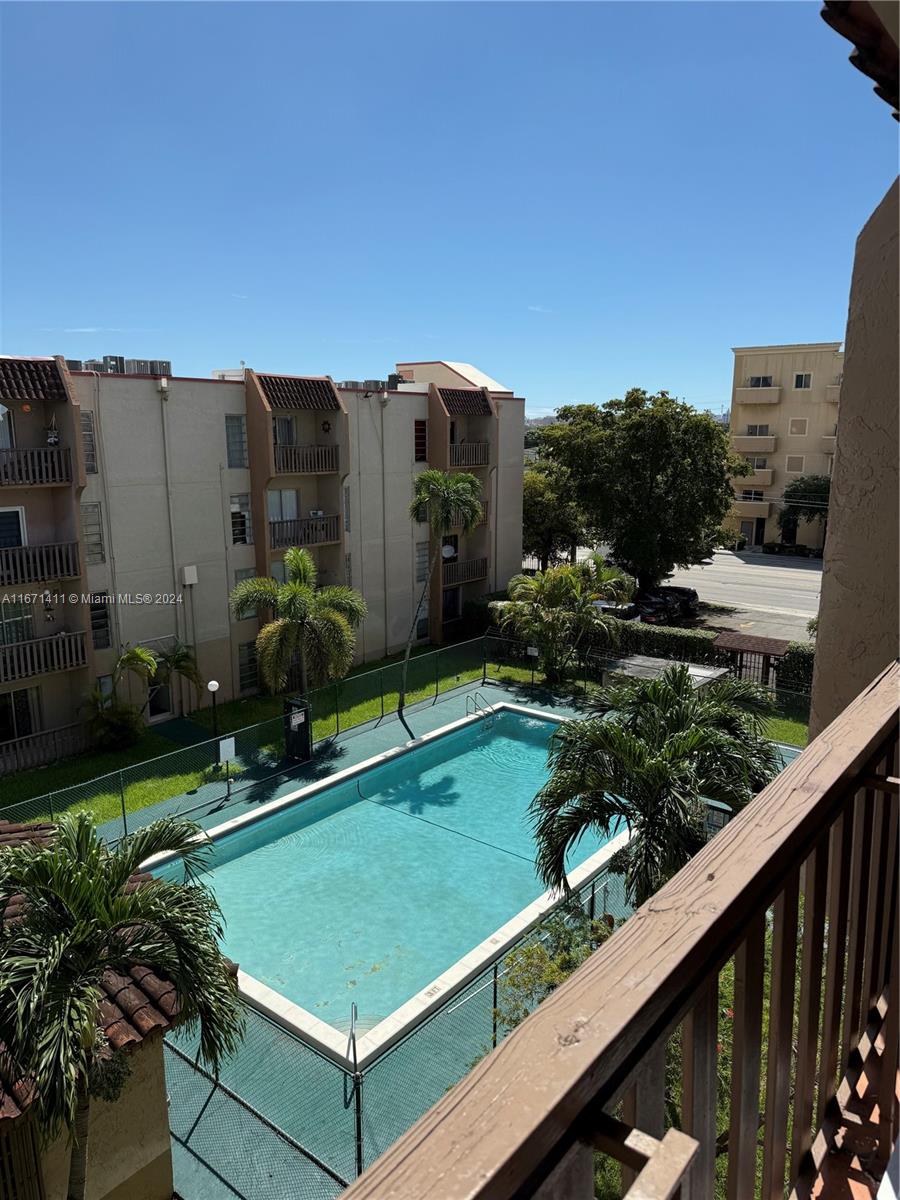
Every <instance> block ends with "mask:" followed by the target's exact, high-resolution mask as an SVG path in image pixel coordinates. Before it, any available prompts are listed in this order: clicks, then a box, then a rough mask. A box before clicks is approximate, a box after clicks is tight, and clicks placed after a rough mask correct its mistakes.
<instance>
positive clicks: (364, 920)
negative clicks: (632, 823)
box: [207, 712, 603, 1029]
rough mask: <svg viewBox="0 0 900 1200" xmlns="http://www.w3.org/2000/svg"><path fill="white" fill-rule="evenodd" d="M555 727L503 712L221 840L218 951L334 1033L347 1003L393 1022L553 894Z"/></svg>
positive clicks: (591, 845)
mask: <svg viewBox="0 0 900 1200" xmlns="http://www.w3.org/2000/svg"><path fill="white" fill-rule="evenodd" d="M554 728H555V725H554V724H553V723H552V722H549V721H543V720H538V719H535V718H531V717H527V716H525V715H524V714H517V713H510V712H505V713H498V714H497V716H496V717H494V718H492V719H489V720H488V721H486V722H478V723H477V724H476V725H471V726H468V727H466V728H464V729H461V730H457V731H456V732H454V733H451V734H447V735H446V736H444V737H442V738H439V739H437V740H435V741H434V742H431V743H429V744H428V745H426V746H422V747H420V748H419V749H416V750H413V751H411V752H410V753H408V754H405V755H403V756H401V757H400V758H398V759H396V760H395V761H393V762H390V763H385V764H384V765H382V766H378V767H376V768H374V769H372V770H369V771H367V772H364V773H363V774H361V775H359V776H357V777H354V778H353V779H350V780H348V781H346V782H343V783H340V784H336V785H334V786H332V787H330V788H328V789H327V790H326V791H324V792H322V793H320V794H319V795H318V796H316V797H314V798H312V799H309V800H306V801H303V802H301V803H298V804H296V805H294V806H292V807H290V808H287V809H285V810H284V811H283V812H281V813H278V814H275V815H273V816H271V817H268V818H266V819H264V820H261V821H259V822H256V823H255V824H253V825H250V826H248V827H247V828H245V829H243V830H239V831H237V832H235V833H234V834H231V835H228V836H226V837H224V838H222V839H221V840H220V841H219V842H218V843H217V844H216V846H215V850H214V857H213V860H212V862H213V865H212V867H211V870H210V873H209V876H208V878H207V882H208V883H209V884H210V886H211V887H212V888H213V890H214V892H215V894H216V897H217V899H218V901H219V903H220V905H221V907H222V910H223V913H224V915H225V919H226V921H227V928H226V936H225V944H224V949H225V953H226V954H227V955H228V956H229V957H230V958H232V959H234V960H235V961H236V962H238V963H240V965H241V967H242V969H243V970H244V971H246V972H247V973H248V974H250V975H252V976H254V977H255V978H256V979H259V980H261V981H262V982H263V983H265V984H267V985H268V986H269V987H271V988H274V989H275V991H277V992H280V993H281V994H282V995H283V996H286V997H287V998H288V999H290V1000H292V1001H294V1003H296V1004H300V1005H302V1006H303V1007H304V1008H306V1009H308V1010H309V1011H310V1012H313V1013H315V1014H316V1015H317V1016H318V1017H320V1018H321V1019H322V1020H324V1021H327V1022H328V1023H329V1024H331V1025H333V1026H334V1027H336V1028H338V1029H346V1028H347V1026H348V1023H349V1017H350V1005H351V1003H352V1002H353V1001H356V1004H357V1006H358V1009H359V1027H360V1028H361V1029H365V1028H368V1027H370V1026H371V1025H373V1024H374V1023H376V1022H377V1021H379V1020H381V1019H382V1018H383V1017H386V1016H387V1015H388V1014H389V1013H391V1012H393V1011H394V1009H396V1008H397V1007H399V1005H401V1004H402V1003H403V1002H404V1001H405V1000H408V999H409V998H410V996H413V995H415V993H416V992H418V991H419V990H421V989H422V988H423V987H425V986H427V985H428V984H429V983H431V981H432V980H433V979H435V978H436V977H437V976H438V975H440V974H441V973H442V972H443V971H445V970H446V969H447V968H448V967H450V966H452V965H453V963H455V962H456V961H457V960H458V959H459V958H461V957H462V955H464V954H466V953H467V952H468V951H469V950H472V949H473V948H474V947H475V946H477V945H478V943H479V942H481V941H483V940H484V938H486V937H488V936H489V935H490V934H492V933H493V932H494V931H495V930H496V929H498V928H499V927H500V926H501V925H503V924H504V922H506V921H508V920H509V919H510V918H511V917H513V916H514V915H515V914H516V913H517V912H519V911H520V910H521V909H522V908H524V907H525V906H526V905H527V904H529V903H530V902H531V901H532V900H534V899H536V898H537V897H538V896H539V895H540V894H541V893H542V892H543V891H544V887H543V885H542V883H541V882H540V880H539V878H538V877H537V875H536V872H535V869H534V839H533V835H532V830H531V823H530V821H529V818H528V806H529V804H530V803H531V800H532V799H533V797H534V796H535V794H536V793H537V792H538V791H539V790H540V788H541V786H542V785H543V784H544V782H545V781H546V779H547V775H548V772H547V744H548V741H549V739H550V735H551V734H552V732H553V729H554ZM601 845H603V839H598V838H597V837H595V836H591V835H588V836H587V837H585V838H583V839H582V841H581V842H580V843H579V845H578V846H577V847H576V849H575V851H574V852H573V854H572V858H571V861H570V864H569V865H570V867H571V866H576V865H577V864H578V863H580V862H583V861H584V860H585V859H586V858H588V857H589V856H590V855H591V854H593V853H594V851H595V850H597V849H598V848H599V847H600V846H601Z"/></svg>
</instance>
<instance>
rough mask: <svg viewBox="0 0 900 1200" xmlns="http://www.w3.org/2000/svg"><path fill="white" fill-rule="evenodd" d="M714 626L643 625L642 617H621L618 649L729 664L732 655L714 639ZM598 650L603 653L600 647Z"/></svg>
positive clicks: (716, 665) (652, 655)
mask: <svg viewBox="0 0 900 1200" xmlns="http://www.w3.org/2000/svg"><path fill="white" fill-rule="evenodd" d="M717 637H718V634H717V633H716V631H715V630H713V629H675V628H673V627H671V626H669V625H644V624H643V622H640V621H622V622H621V623H620V628H619V651H620V653H622V654H646V655H648V656H649V657H650V658H670V659H673V660H675V661H676V662H692V663H703V664H705V665H707V666H712V667H727V666H729V665H730V663H731V659H730V657H729V656H728V654H726V653H725V652H724V651H722V650H717V649H716V647H715V645H714V642H715V640H716V638H717ZM597 649H598V653H603V650H602V648H601V647H598V648H597Z"/></svg>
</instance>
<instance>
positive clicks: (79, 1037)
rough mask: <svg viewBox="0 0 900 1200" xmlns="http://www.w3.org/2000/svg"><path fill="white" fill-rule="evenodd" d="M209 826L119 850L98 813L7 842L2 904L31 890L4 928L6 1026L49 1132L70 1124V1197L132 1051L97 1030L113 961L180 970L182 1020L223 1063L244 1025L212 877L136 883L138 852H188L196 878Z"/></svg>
mask: <svg viewBox="0 0 900 1200" xmlns="http://www.w3.org/2000/svg"><path fill="white" fill-rule="evenodd" d="M198 832H199V826H197V825H194V824H193V823H192V822H190V821H184V820H181V819H178V818H172V817H169V818H166V819H164V820H162V821H155V822H154V823H153V824H152V825H147V826H145V827H144V828H143V829H140V830H138V831H136V832H135V833H134V834H132V835H131V837H130V838H127V839H125V840H124V841H122V842H120V843H119V844H118V845H117V846H116V848H115V849H111V848H110V847H109V846H108V845H107V844H106V843H105V842H103V841H102V840H101V838H100V837H99V835H98V833H97V829H96V827H95V825H94V820H93V817H92V816H91V814H89V813H86V812H78V813H69V814H66V815H65V816H63V817H61V818H60V820H59V824H58V825H57V828H56V834H55V836H54V837H53V838H52V839H51V841H50V842H49V844H44V845H39V844H37V843H35V842H29V843H26V844H24V845H21V846H17V847H14V848H10V849H7V850H4V851H3V852H2V853H0V910H2V908H3V907H4V906H5V905H6V903H7V902H8V901H9V900H10V899H11V898H12V897H13V896H16V895H21V896H22V897H23V899H24V906H23V908H22V916H21V919H20V920H16V921H14V922H10V923H9V924H7V926H6V927H5V928H4V930H3V932H2V935H0V1039H2V1041H3V1044H4V1046H5V1048H6V1052H7V1054H8V1055H9V1056H10V1059H11V1061H12V1062H13V1063H14V1065H15V1067H16V1068H17V1070H18V1071H19V1072H20V1073H21V1078H23V1079H28V1080H29V1081H31V1082H33V1084H34V1097H35V1099H34V1103H35V1105H36V1107H37V1115H38V1118H39V1121H40V1125H41V1128H42V1130H43V1132H44V1134H45V1136H46V1137H47V1138H48V1139H51V1138H53V1137H55V1136H56V1135H57V1134H58V1133H59V1131H60V1129H62V1128H65V1129H67V1130H68V1131H69V1133H70V1134H71V1135H72V1139H73V1145H72V1157H71V1162H70V1166H69V1183H68V1196H69V1200H84V1195H85V1186H86V1182H87V1162H88V1131H89V1127H90V1110H91V1101H92V1098H94V1097H97V1096H102V1098H103V1099H106V1100H115V1099H116V1098H117V1097H118V1095H119V1094H120V1093H121V1090H122V1087H123V1086H124V1083H125V1080H126V1078H127V1062H126V1060H124V1059H123V1057H122V1056H121V1055H120V1054H115V1053H110V1050H109V1046H108V1044H107V1043H106V1041H105V1038H104V1036H103V1034H102V1033H101V1032H100V1030H99V1029H98V1024H97V1021H98V1015H99V1007H100V1003H101V1000H102V998H103V992H102V991H101V988H100V981H101V980H102V978H103V976H104V974H105V973H106V972H107V971H114V972H117V973H119V974H127V973H128V972H129V970H130V969H131V968H132V967H137V966H142V967H149V968H150V969H151V970H152V971H154V972H156V973H159V974H160V975H163V976H165V977H166V978H168V979H170V980H171V981H172V983H173V984H174V985H175V988H176V990H177V993H178V997H179V1003H180V1015H181V1019H182V1020H183V1021H184V1022H185V1024H186V1026H187V1027H188V1029H197V1030H198V1031H199V1046H200V1051H199V1052H200V1057H201V1058H202V1059H203V1060H204V1062H205V1063H206V1064H207V1065H208V1066H209V1067H210V1069H211V1070H212V1071H213V1073H216V1072H218V1069H219V1065H220V1063H221V1062H222V1060H223V1059H224V1058H225V1057H226V1056H227V1055H228V1054H230V1053H231V1052H232V1051H233V1050H234V1049H235V1047H236V1046H237V1044H238V1042H239V1041H240V1038H241V1035H242V1028H243V1022H242V1015H241V1006H240V1002H239V1000H238V997H237V993H236V990H235V986H234V981H233V979H232V977H231V975H230V973H229V970H228V964H227V962H226V960H225V959H224V958H223V956H222V954H221V951H220V950H219V938H220V937H221V935H222V917H221V913H220V912H219V908H218V905H217V904H216V901H215V898H214V897H213V895H212V893H211V892H210V891H209V889H208V888H206V887H204V886H203V885H202V884H200V883H197V882H188V883H169V882H167V881H165V880H161V879H154V880H153V881H151V882H148V883H145V884H143V885H142V886H140V887H137V888H132V889H130V890H129V889H128V886H127V885H128V881H129V879H130V878H131V876H132V875H134V873H135V872H136V871H137V870H138V869H139V867H140V864H141V863H142V862H143V861H144V860H145V859H147V858H148V857H149V856H150V855H152V854H157V853H160V852H162V851H175V852H177V853H179V854H180V855H181V856H182V858H183V860H184V863H185V867H186V877H187V878H188V879H190V880H193V879H195V877H196V872H197V870H198V869H199V868H200V867H202V865H203V861H204V856H205V854H206V852H207V849H208V846H209V843H208V842H207V843H205V844H204V843H203V842H199V841H194V840H193V839H194V838H195V836H196V835H197V833H198Z"/></svg>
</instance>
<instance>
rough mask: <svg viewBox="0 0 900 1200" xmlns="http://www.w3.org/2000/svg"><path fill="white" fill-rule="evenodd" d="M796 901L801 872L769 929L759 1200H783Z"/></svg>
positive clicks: (783, 897) (779, 901) (792, 879)
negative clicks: (763, 1148) (761, 1168)
mask: <svg viewBox="0 0 900 1200" xmlns="http://www.w3.org/2000/svg"><path fill="white" fill-rule="evenodd" d="M799 900H800V873H799V871H794V872H793V873H792V874H791V876H790V877H789V878H788V880H787V882H786V883H785V886H784V891H783V892H782V893H781V895H780V896H779V897H778V899H777V900H776V901H775V913H774V921H773V928H772V967H771V975H770V984H769V1030H768V1034H769V1051H768V1061H767V1064H766V1108H765V1136H764V1138H763V1141H764V1145H765V1153H764V1157H763V1183H762V1200H781V1198H782V1197H783V1195H784V1166H785V1157H786V1153H787V1118H788V1103H789V1100H790V1090H791V1048H792V1042H793V1033H794V981H795V977H796V973H797V916H798V912H799Z"/></svg>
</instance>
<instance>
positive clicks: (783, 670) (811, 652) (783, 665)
mask: <svg viewBox="0 0 900 1200" xmlns="http://www.w3.org/2000/svg"><path fill="white" fill-rule="evenodd" d="M815 657H816V647H815V643H814V642H791V643H790V645H789V646H788V648H787V650H786V651H785V652H784V654H783V655H782V656H781V658H780V659H778V661H777V662H776V663H775V678H776V680H777V684H778V687H779V688H784V690H785V691H787V692H811V691H812V677H813V663H814V661H815Z"/></svg>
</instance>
